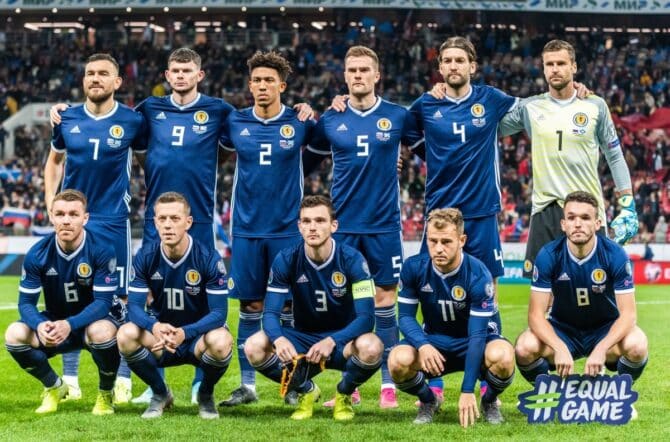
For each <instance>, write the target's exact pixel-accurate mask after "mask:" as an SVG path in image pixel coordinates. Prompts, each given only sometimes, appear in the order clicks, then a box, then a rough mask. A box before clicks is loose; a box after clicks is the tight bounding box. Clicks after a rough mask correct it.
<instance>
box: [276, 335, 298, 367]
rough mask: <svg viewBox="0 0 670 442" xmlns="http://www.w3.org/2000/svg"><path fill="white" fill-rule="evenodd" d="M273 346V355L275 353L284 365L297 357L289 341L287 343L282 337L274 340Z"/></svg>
mask: <svg viewBox="0 0 670 442" xmlns="http://www.w3.org/2000/svg"><path fill="white" fill-rule="evenodd" d="M273 345H274V348H275V353H277V357H278V358H279V360H280V361H282V362H283V363H284V364H288V363H289V362H291V361H292V360H293V358H294V357H295V356H298V352H297V351H295V347H294V346H293V344H291V341H289V340H288V339H287V338H285V337H284V336H280V337H278V338H277V339H275V341H274V343H273Z"/></svg>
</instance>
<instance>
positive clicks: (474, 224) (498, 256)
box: [421, 215, 505, 279]
mask: <svg viewBox="0 0 670 442" xmlns="http://www.w3.org/2000/svg"><path fill="white" fill-rule="evenodd" d="M465 234H466V235H467V236H468V238H467V240H466V241H465V246H464V247H463V251H464V252H465V253H467V254H468V255H471V256H474V257H475V258H477V259H478V260H480V261H481V262H483V263H484V265H485V266H486V268H487V269H488V270H489V272H491V276H493V278H494V279H495V278H497V277H499V276H503V275H504V274H505V269H504V267H505V266H504V263H503V258H502V245H501V243H500V233H499V232H498V217H497V216H496V215H491V216H484V217H481V218H469V219H466V220H465ZM421 253H428V246H427V244H426V232H425V231H424V235H423V240H422V241H421Z"/></svg>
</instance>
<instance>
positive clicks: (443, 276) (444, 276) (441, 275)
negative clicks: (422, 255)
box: [430, 250, 465, 279]
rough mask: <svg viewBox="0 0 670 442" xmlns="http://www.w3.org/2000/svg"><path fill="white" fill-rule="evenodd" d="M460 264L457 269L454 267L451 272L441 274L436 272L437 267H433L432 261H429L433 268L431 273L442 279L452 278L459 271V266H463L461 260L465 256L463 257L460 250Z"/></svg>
mask: <svg viewBox="0 0 670 442" xmlns="http://www.w3.org/2000/svg"><path fill="white" fill-rule="evenodd" d="M460 253H461V262H460V263H459V264H458V267H456V268H455V269H454V270H452V271H451V272H449V273H442V272H440V271H439V270H438V268H437V267H435V264H433V261H432V260H431V261H430V264H431V265H432V266H433V271H434V272H435V273H436V274H437V276H439V277H440V278H442V279H445V278H448V277H450V276H454V275H455V274H456V273H458V272H459V271H460V270H461V266H462V265H463V258H464V257H465V255H463V251H462V250H461V252H460Z"/></svg>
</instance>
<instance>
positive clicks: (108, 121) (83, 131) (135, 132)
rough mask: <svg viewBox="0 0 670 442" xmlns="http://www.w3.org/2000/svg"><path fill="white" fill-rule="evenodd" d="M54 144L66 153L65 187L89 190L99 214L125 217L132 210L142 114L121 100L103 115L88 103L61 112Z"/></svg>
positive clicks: (94, 210) (90, 204) (91, 205)
mask: <svg viewBox="0 0 670 442" xmlns="http://www.w3.org/2000/svg"><path fill="white" fill-rule="evenodd" d="M61 119H62V120H61V124H58V125H56V126H54V128H53V138H52V141H51V148H52V149H53V150H54V151H56V152H59V153H66V154H67V159H66V161H65V174H64V176H63V186H62V188H63V189H76V190H79V191H80V192H82V193H83V194H84V195H86V198H87V199H88V211H89V213H90V214H91V215H93V216H95V217H96V218H98V219H104V218H105V217H107V218H110V219H127V218H128V214H129V213H130V198H131V195H130V165H131V155H132V151H131V148H138V147H141V144H143V141H142V137H143V136H144V132H145V124H144V118H143V117H142V115H141V114H139V113H137V112H135V111H133V110H132V109H130V108H129V107H127V106H124V105H123V104H119V103H118V102H114V107H113V109H112V110H111V111H110V112H109V113H107V114H105V115H102V116H95V115H93V114H91V113H90V112H89V111H88V110H87V109H86V106H85V105H83V104H82V105H78V106H72V107H69V108H67V109H66V110H65V111H63V112H62V113H61Z"/></svg>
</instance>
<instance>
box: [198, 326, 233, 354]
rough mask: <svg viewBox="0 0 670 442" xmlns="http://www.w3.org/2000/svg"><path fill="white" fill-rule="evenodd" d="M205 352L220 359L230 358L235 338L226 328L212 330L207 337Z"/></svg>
mask: <svg viewBox="0 0 670 442" xmlns="http://www.w3.org/2000/svg"><path fill="white" fill-rule="evenodd" d="M204 339H205V347H206V349H205V351H207V352H208V353H209V354H211V355H214V356H215V357H217V358H219V359H223V358H224V357H226V356H228V355H229V354H230V352H231V350H232V346H233V337H232V336H231V334H230V332H228V330H226V329H225V328H219V329H216V330H212V331H210V332H208V333H207V334H206V335H205V338H204Z"/></svg>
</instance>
